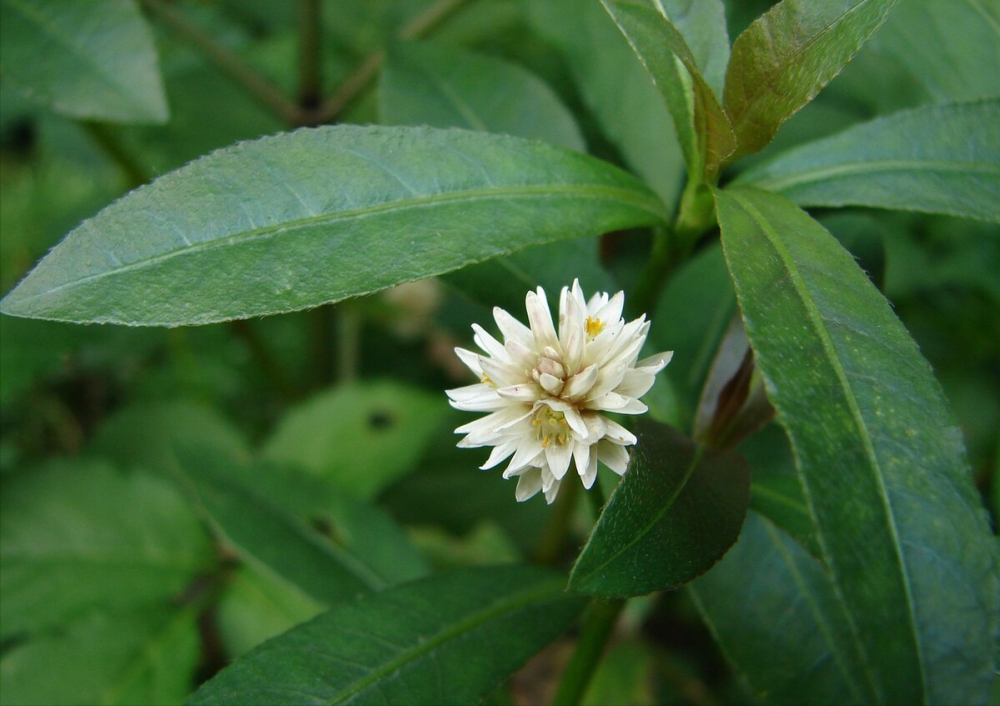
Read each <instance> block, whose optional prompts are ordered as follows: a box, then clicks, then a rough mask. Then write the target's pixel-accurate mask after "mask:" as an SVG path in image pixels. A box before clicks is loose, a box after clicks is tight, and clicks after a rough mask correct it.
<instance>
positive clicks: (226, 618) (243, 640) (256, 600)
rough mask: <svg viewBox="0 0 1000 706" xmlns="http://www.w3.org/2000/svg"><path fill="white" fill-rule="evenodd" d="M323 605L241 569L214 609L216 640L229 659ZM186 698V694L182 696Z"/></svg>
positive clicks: (284, 583)
mask: <svg viewBox="0 0 1000 706" xmlns="http://www.w3.org/2000/svg"><path fill="white" fill-rule="evenodd" d="M323 609H324V605H323V604H322V603H320V602H318V601H316V600H314V599H312V598H310V597H309V596H308V595H307V594H305V593H303V592H302V591H301V590H300V589H299V588H298V587H296V586H295V585H293V584H290V583H288V582H287V581H285V580H283V579H281V578H278V577H276V576H273V575H271V574H269V573H266V572H264V571H258V570H256V569H254V568H253V567H252V566H248V565H244V566H241V567H240V568H239V569H237V570H236V573H235V574H234V575H233V577H232V578H231V579H230V580H229V583H228V584H227V585H226V590H225V593H223V594H222V597H221V598H220V599H219V604H218V607H217V608H216V620H217V623H218V626H219V636H220V637H221V638H222V643H223V645H224V646H225V649H226V654H227V655H229V656H230V657H238V656H239V655H241V654H243V653H245V652H248V651H249V650H251V649H253V648H254V647H256V646H257V645H259V644H260V643H262V642H264V640H268V639H270V638H272V637H274V636H275V635H280V634H281V633H283V632H285V631H286V630H289V629H291V628H293V627H295V626H296V625H299V624H300V623H304V622H305V621H307V620H309V619H310V618H314V617H316V616H317V615H318V614H319V613H321V612H322V611H323ZM184 695H185V696H187V694H184Z"/></svg>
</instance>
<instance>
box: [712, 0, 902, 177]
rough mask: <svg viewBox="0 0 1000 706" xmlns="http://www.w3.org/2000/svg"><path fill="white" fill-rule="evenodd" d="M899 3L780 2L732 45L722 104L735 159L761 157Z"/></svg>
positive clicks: (891, 0)
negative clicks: (734, 145)
mask: <svg viewBox="0 0 1000 706" xmlns="http://www.w3.org/2000/svg"><path fill="white" fill-rule="evenodd" d="M896 2H897V0H782V2H779V3H778V4H777V5H775V6H774V7H772V8H771V9H770V10H768V12H767V13H766V14H764V15H763V16H761V17H760V18H759V19H758V20H756V21H755V22H754V23H753V24H751V25H750V26H749V27H748V28H747V29H746V30H745V31H744V32H743V33H742V34H741V35H740V36H739V37H737V38H736V41H735V42H734V43H733V51H732V56H731V57H730V60H729V68H728V69H727V71H726V89H725V95H724V101H723V105H724V107H725V109H726V114H727V115H729V119H730V121H731V122H732V125H733V130H734V132H735V133H736V142H737V148H736V153H735V154H734V155H733V157H732V158H736V157H740V156H743V155H747V154H753V153H754V152H759V151H760V150H761V149H762V148H763V147H764V146H765V145H767V143H768V142H770V141H771V139H772V138H773V137H774V134H775V133H776V132H777V131H778V128H779V127H780V126H781V124H782V123H783V122H785V120H787V119H788V118H790V117H792V115H794V114H795V113H796V111H798V110H799V109H800V108H801V107H802V106H804V105H805V104H806V103H808V102H809V101H811V100H812V99H813V98H814V97H815V95H816V94H817V93H819V91H820V90H821V89H822V88H823V86H825V85H826V84H827V83H828V82H829V81H830V80H831V79H833V78H834V77H835V76H836V75H837V74H838V73H840V71H841V70H842V69H843V68H844V66H845V65H846V64H847V62H848V61H850V60H851V57H852V56H854V54H855V52H857V51H858V49H860V48H861V46H862V45H863V44H864V43H865V42H866V41H867V40H868V38H869V37H871V36H872V34H874V33H875V31H876V30H877V29H878V28H879V27H880V26H881V24H882V23H883V22H884V21H885V18H886V17H887V16H888V14H889V11H890V10H891V9H892V7H893V6H894V5H895V4H896Z"/></svg>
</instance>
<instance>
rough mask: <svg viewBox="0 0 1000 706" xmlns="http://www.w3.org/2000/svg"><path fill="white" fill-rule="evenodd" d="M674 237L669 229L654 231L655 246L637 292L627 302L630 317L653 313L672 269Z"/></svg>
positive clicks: (644, 268)
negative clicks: (668, 273)
mask: <svg viewBox="0 0 1000 706" xmlns="http://www.w3.org/2000/svg"><path fill="white" fill-rule="evenodd" d="M673 237H674V236H673V233H672V231H670V230H669V229H667V228H656V229H654V230H653V246H652V248H651V249H650V252H649V259H648V260H647V261H646V265H645V267H643V268H642V272H641V273H640V274H639V280H638V283H637V284H636V287H635V291H634V292H632V295H631V297H629V298H628V299H627V300H626V304H627V306H628V308H629V312H630V316H632V317H634V316H638V315H640V314H644V313H645V314H652V313H653V309H654V308H655V307H656V300H657V299H658V298H659V296H660V290H661V289H662V288H663V284H664V282H665V280H666V276H667V272H668V271H669V270H670V267H671V259H672V257H673V255H672V241H673Z"/></svg>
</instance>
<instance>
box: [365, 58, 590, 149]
mask: <svg viewBox="0 0 1000 706" xmlns="http://www.w3.org/2000/svg"><path fill="white" fill-rule="evenodd" d="M379 115H380V118H381V120H382V122H383V123H384V124H386V125H429V126H430V127H442V128H446V127H460V128H466V129H468V130H477V131H479V132H493V133H503V134H506V135H514V136H516V137H527V138H533V139H536V140H542V141H544V142H549V143H551V144H553V145H558V146H560V147H565V148H567V149H572V150H576V151H578V152H584V151H586V145H585V144H584V142H583V136H582V135H580V130H579V128H577V126H576V121H575V120H574V119H573V115H572V114H571V113H570V112H569V111H568V110H567V109H566V108H565V107H564V106H563V105H562V103H561V102H560V101H559V98H558V96H556V94H555V93H554V92H553V91H552V89H551V88H549V87H548V86H547V85H546V84H545V83H543V82H542V81H541V79H539V78H536V77H535V76H534V75H532V74H531V73H529V72H528V71H526V70H524V69H522V68H520V67H519V66H516V65H515V64H510V63H508V62H506V61H503V60H501V59H496V58H493V57H489V56H484V55H481V54H476V53H473V52H470V51H466V50H463V49H457V48H454V47H449V46H444V45H435V44H417V43H400V44H396V45H394V46H393V47H391V48H390V50H389V52H388V55H387V58H386V64H385V68H384V69H383V70H382V75H381V82H380V83H379Z"/></svg>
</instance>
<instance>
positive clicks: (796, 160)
mask: <svg viewBox="0 0 1000 706" xmlns="http://www.w3.org/2000/svg"><path fill="white" fill-rule="evenodd" d="M997 115H1000V98H991V99H987V100H982V101H976V102H971V103H952V104H949V105H929V106H923V107H920V108H917V109H915V110H908V111H904V112H901V113H897V114H895V115H892V116H889V117H884V118H876V119H875V120H872V121H871V122H869V123H865V124H863V125H857V126H855V127H852V128H850V129H848V130H845V131H844V132H842V133H840V134H839V135H834V136H833V137H828V138H826V139H823V140H818V141H816V142H812V143H809V144H806V145H802V146H800V147H797V148H795V149H792V150H789V151H788V152H782V153H781V154H779V155H778V156H777V157H775V158H774V159H771V160H769V161H766V162H764V163H762V164H758V165H756V166H754V167H753V168H752V169H750V170H749V171H747V172H744V173H743V174H741V175H740V177H739V179H738V180H737V183H739V184H747V185H752V186H756V187H758V188H761V189H766V190H768V191H776V192H778V193H780V194H782V195H784V196H786V197H788V198H789V199H791V200H792V201H794V202H795V203H797V204H799V205H800V206H874V207H876V208H896V209H903V210H908V211H923V212H925V213H944V214H949V215H953V216H965V217H968V218H978V219H980V220H984V221H992V222H994V223H1000V121H998V120H997V119H996V118H997Z"/></svg>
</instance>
